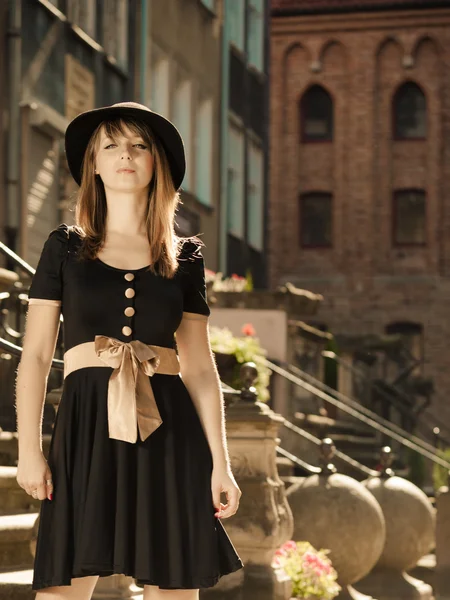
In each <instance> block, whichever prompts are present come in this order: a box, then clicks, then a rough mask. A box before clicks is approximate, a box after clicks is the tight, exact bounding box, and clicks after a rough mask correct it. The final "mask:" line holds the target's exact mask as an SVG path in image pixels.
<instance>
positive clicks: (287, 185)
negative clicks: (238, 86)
mask: <svg viewBox="0 0 450 600" xmlns="http://www.w3.org/2000/svg"><path fill="white" fill-rule="evenodd" d="M449 25H450V2H448V1H444V0H441V1H432V0H409V1H407V0H391V1H389V0H366V1H362V0H359V1H356V0H340V1H339V2H338V1H336V0H321V1H313V0H273V1H272V15H271V73H272V78H271V180H270V208H269V220H268V223H269V248H270V251H269V260H270V284H271V286H276V285H278V284H281V283H284V282H286V281H291V282H293V283H294V284H296V285H298V286H300V287H303V288H306V289H310V290H312V291H314V292H318V293H322V294H323V295H324V303H323V308H321V311H320V315H319V316H320V318H321V321H322V323H321V325H322V326H324V327H326V328H328V329H329V330H330V331H332V332H333V333H337V334H354V335H357V334H383V333H393V332H396V333H401V334H404V335H405V336H407V337H408V338H409V339H410V342H411V350H412V352H413V354H414V355H415V358H416V359H417V360H418V364H419V366H418V370H419V371H420V372H421V373H423V375H424V376H429V377H432V378H433V380H434V383H435V387H436V392H435V394H434V399H433V404H432V406H431V408H430V409H429V411H430V413H429V414H431V415H432V419H431V421H430V423H431V422H432V421H433V419H434V420H435V422H436V424H439V425H440V426H442V427H444V428H446V430H447V435H448V432H449V431H450V429H449V425H450V404H449V403H448V396H449V394H450V369H449V368H448V353H447V340H448V338H449V336H450V320H449V319H448V316H447V313H448V304H449V299H450V235H449V233H450V192H449V190H448V186H447V175H448V174H449V171H450V135H449V134H450V129H449V128H450V122H449V119H448V115H449V107H450V85H449V83H450V64H449V62H448V58H447V57H448V55H449V52H450V36H449V31H450V29H449Z"/></svg>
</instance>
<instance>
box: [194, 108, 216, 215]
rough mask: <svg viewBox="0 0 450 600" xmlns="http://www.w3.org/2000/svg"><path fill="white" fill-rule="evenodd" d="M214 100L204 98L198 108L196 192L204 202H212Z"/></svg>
mask: <svg viewBox="0 0 450 600" xmlns="http://www.w3.org/2000/svg"><path fill="white" fill-rule="evenodd" d="M212 122H213V118H212V100H211V99H208V100H203V101H202V102H201V103H200V105H199V107H198V109H197V119H196V136H195V140H196V152H195V194H196V196H197V198H198V199H199V200H200V202H202V203H203V204H206V205H210V204H211V202H212V188H211V183H212V169H213V167H212V154H213V147H212V137H213V131H212V127H213V125H212Z"/></svg>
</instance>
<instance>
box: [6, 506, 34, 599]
mask: <svg viewBox="0 0 450 600" xmlns="http://www.w3.org/2000/svg"><path fill="white" fill-rule="evenodd" d="M38 515H39V513H36V512H34V513H23V514H17V515H2V516H0V565H1V568H2V569H3V570H5V569H8V570H12V569H24V568H26V567H30V566H32V565H33V561H34V558H33V555H32V553H31V542H32V539H33V528H34V525H35V523H36V519H37V517H38ZM0 597H1V596H0Z"/></svg>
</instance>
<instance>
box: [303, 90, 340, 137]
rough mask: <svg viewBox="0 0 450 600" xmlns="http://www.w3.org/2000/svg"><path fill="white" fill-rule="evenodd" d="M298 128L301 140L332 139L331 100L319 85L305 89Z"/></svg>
mask: <svg viewBox="0 0 450 600" xmlns="http://www.w3.org/2000/svg"><path fill="white" fill-rule="evenodd" d="M300 123H301V126H300V130H301V137H302V141H303V142H324V141H327V142H328V141H331V140H332V139H333V101H332V99H331V96H330V94H329V93H328V92H327V91H326V90H325V89H324V88H323V87H321V86H320V85H313V86H312V87H310V88H309V90H307V91H306V92H305V93H304V95H303V98H302V100H301V104H300Z"/></svg>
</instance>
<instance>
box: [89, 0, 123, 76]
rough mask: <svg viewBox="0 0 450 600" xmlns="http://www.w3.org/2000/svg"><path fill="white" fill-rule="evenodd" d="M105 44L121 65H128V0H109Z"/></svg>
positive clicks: (106, 14) (104, 22) (105, 25)
mask: <svg viewBox="0 0 450 600" xmlns="http://www.w3.org/2000/svg"><path fill="white" fill-rule="evenodd" d="M87 2H88V3H89V4H91V3H92V4H93V2H92V0H87ZM103 46H104V48H105V51H106V53H107V54H109V55H110V56H112V57H113V58H114V59H115V60H116V61H117V63H118V64H119V65H120V66H121V67H124V68H125V67H127V65H128V0H108V10H104V12H103Z"/></svg>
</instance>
